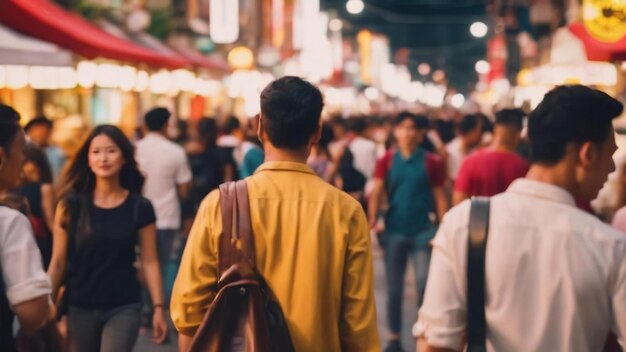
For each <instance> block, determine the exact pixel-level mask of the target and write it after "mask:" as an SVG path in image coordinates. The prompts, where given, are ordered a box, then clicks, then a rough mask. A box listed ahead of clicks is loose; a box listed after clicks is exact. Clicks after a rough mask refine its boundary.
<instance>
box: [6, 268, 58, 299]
mask: <svg viewBox="0 0 626 352" xmlns="http://www.w3.org/2000/svg"><path fill="white" fill-rule="evenodd" d="M51 292H52V288H51V285H50V278H49V277H48V275H46V274H44V273H42V275H39V276H37V277H34V278H32V279H30V280H27V281H24V282H21V283H19V284H17V285H15V286H12V287H8V288H7V290H6V295H7V300H8V301H9V304H10V305H11V306H13V307H14V306H16V305H18V304H20V303H24V302H27V301H30V300H32V299H35V298H37V297H41V296H44V295H50V293H51Z"/></svg>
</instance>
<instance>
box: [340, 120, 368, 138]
mask: <svg viewBox="0 0 626 352" xmlns="http://www.w3.org/2000/svg"><path fill="white" fill-rule="evenodd" d="M344 127H345V129H346V131H348V132H354V133H357V134H360V133H363V131H365V130H366V129H367V121H366V120H365V117H351V118H349V119H347V120H345V121H344Z"/></svg>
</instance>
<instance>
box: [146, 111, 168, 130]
mask: <svg viewBox="0 0 626 352" xmlns="http://www.w3.org/2000/svg"><path fill="white" fill-rule="evenodd" d="M170 116H171V114H170V112H169V110H167V109H166V108H154V109H152V110H150V111H148V112H147V113H146V116H145V117H144V121H145V122H146V127H148V130H150V131H160V130H162V129H163V127H165V125H167V121H168V120H169V119H170Z"/></svg>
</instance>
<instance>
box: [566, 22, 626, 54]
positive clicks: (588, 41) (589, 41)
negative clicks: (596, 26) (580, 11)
mask: <svg viewBox="0 0 626 352" xmlns="http://www.w3.org/2000/svg"><path fill="white" fill-rule="evenodd" d="M569 29H570V31H572V33H574V35H576V36H577V37H578V38H580V40H582V42H583V43H584V45H585V51H586V52H587V59H588V60H590V61H615V60H624V59H626V36H624V37H622V38H621V39H619V40H617V41H614V42H606V41H601V40H599V39H597V38H595V37H594V36H593V35H592V34H591V33H589V31H588V30H587V28H585V25H584V24H582V23H572V24H570V25H569Z"/></svg>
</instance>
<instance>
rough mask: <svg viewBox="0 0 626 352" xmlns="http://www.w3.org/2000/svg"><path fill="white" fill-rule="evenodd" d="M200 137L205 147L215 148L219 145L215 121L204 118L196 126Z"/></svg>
mask: <svg viewBox="0 0 626 352" xmlns="http://www.w3.org/2000/svg"><path fill="white" fill-rule="evenodd" d="M196 129H197V131H198V137H199V138H200V140H201V141H202V144H203V145H204V146H205V147H209V148H212V147H215V146H216V145H217V123H216V122H215V119H212V118H208V117H203V118H201V119H200V121H198V124H197V126H196Z"/></svg>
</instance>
